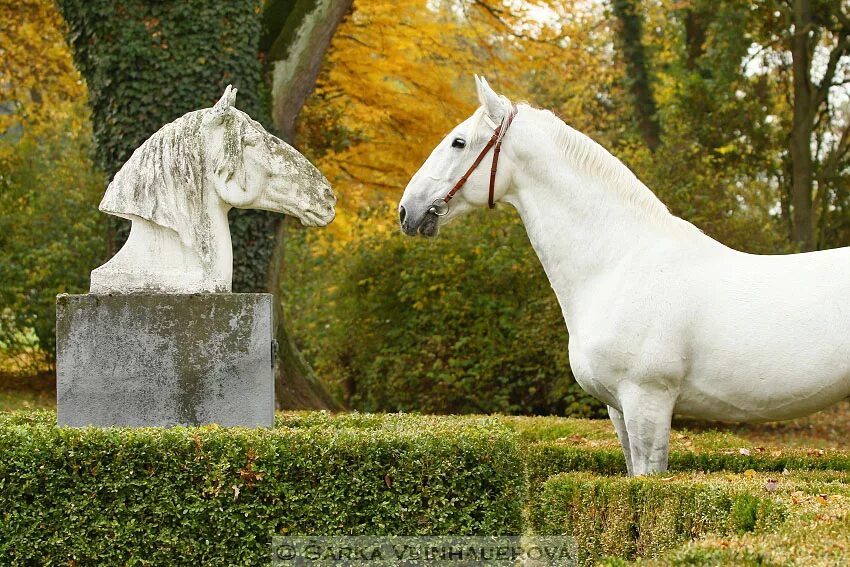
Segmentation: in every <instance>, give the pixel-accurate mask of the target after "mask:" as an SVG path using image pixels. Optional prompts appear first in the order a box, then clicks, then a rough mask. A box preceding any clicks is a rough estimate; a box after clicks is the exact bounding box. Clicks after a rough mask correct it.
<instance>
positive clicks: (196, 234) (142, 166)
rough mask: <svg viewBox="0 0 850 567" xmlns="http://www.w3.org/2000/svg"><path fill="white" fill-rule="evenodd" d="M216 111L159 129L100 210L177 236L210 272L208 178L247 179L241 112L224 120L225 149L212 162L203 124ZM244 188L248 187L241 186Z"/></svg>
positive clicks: (112, 185) (117, 179) (108, 193)
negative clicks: (236, 177)
mask: <svg viewBox="0 0 850 567" xmlns="http://www.w3.org/2000/svg"><path fill="white" fill-rule="evenodd" d="M208 112H213V109H203V110H196V111H193V112H189V113H187V114H184V115H183V116H181V117H180V118H178V119H177V120H175V121H174V122H171V123H169V124H166V125H165V126H163V127H162V128H160V129H159V130H158V131H157V132H156V133H155V134H153V135H152V136H151V137H150V138H148V139H147V140H145V142H144V143H143V144H142V145H141V146H139V147H138V148H137V149H136V151H134V152H133V155H132V156H131V157H130V159H129V160H127V162H126V163H125V164H124V165H123V166H122V167H121V169H120V170H119V171H118V173H116V174H115V177H114V178H113V179H112V182H111V183H110V184H109V187H107V189H106V193H105V194H104V196H103V200H102V201H101V203H100V207H99V208H100V210H101V211H103V212H105V213H109V214H112V215H116V216H119V217H123V218H126V219H129V220H133V219H134V218H142V219H144V220H147V221H149V222H152V223H154V224H156V225H159V226H162V227H165V228H169V229H171V230H173V231H175V232H176V233H177V235H178V236H179V237H180V240H181V241H182V242H183V244H185V245H186V246H188V247H191V248H192V249H193V250H194V251H195V252H196V253H197V254H198V256H199V257H200V259H201V262H202V264H203V265H204V266H206V267H211V265H212V262H213V251H212V249H211V240H212V238H211V236H212V224H211V221H210V217H209V213H208V211H207V203H206V200H207V198H208V197H207V196H208V194H209V191H214V188H212V187H211V185H212V184H211V183H210V181H209V179H208V176H209V175H210V174H214V175H221V176H224V178H225V179H229V178H231V177H233V176H235V175H241V176H244V166H243V162H242V129H243V128H244V126H245V125H244V120H238V119H237V113H238V114H242V113H241V112H240V111H238V110H235V109H233V110H230V111H229V112H228V115H227V116H225V120H226V126H227V127H226V128H225V135H224V143H223V144H222V145H221V147H220V148H218V149H217V151H216V152H215V154H214V155H213V156H212V157H211V159H212V163H211V164H208V163H207V160H208V159H210V157H209V156H208V155H207V153H208V151H209V149H208V148H207V147H206V141H205V140H204V136H203V119H204V116H205V115H206V113H208ZM242 186H244V184H242Z"/></svg>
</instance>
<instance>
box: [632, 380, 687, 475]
mask: <svg viewBox="0 0 850 567" xmlns="http://www.w3.org/2000/svg"><path fill="white" fill-rule="evenodd" d="M619 401H620V407H622V408H623V412H622V413H623V420H624V422H625V427H626V433H627V436H628V442H629V450H630V452H631V457H632V458H631V461H632V469H631V470H630V471H629V472H630V474H632V475H634V476H641V475H645V474H651V473H655V472H662V471H666V470H667V457H668V451H669V449H670V422H671V421H672V419H673V407H674V405H675V403H676V396H675V394H673V393H672V392H671V391H670V390H668V389H667V388H665V387H663V386H662V385H660V384H659V385H658V387H654V388H647V387H644V386H637V385H635V386H633V387H627V388H624V389H623V390H621V392H620V399H619Z"/></svg>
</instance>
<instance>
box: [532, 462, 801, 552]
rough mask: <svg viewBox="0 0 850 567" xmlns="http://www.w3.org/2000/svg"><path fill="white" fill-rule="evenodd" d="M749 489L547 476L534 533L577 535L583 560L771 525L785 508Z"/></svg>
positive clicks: (695, 481)
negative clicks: (548, 477) (549, 477)
mask: <svg viewBox="0 0 850 567" xmlns="http://www.w3.org/2000/svg"><path fill="white" fill-rule="evenodd" d="M751 488H752V487H751V486H747V485H746V484H745V485H743V486H742V485H739V484H734V483H731V482H728V481H726V480H725V479H715V478H712V477H710V476H706V477H704V478H694V477H693V476H692V475H689V476H687V477H685V478H683V479H676V478H675V477H674V478H669V477H668V478H661V477H648V478H627V477H600V476H594V475H589V474H587V473H569V474H562V475H557V476H554V477H552V478H551V479H549V480H548V481H546V483H544V485H543V488H542V494H541V496H540V506H539V508H537V509H536V510H535V511H534V513H532V515H531V518H532V524H533V527H534V529H535V531H536V532H538V533H541V534H544V535H570V536H572V537H574V538H575V539H576V544H577V548H578V553H579V562H580V563H581V564H592V563H594V562H596V561H597V560H599V559H601V558H602V557H604V556H614V557H617V558H621V559H633V558H635V557H645V556H653V555H657V554H658V553H660V552H661V551H664V550H667V549H670V548H674V547H677V546H679V545H682V544H683V543H685V542H687V541H690V540H691V539H693V538H696V537H700V536H703V535H705V534H709V533H710V534H719V535H730V534H739V533H745V532H752V531H757V532H762V531H768V530H772V529H774V528H776V527H777V526H778V525H780V524H781V523H782V522H783V521H784V519H785V517H786V515H787V509H786V506H785V505H784V504H783V503H781V502H780V501H778V500H777V499H773V498H770V495H769V494H768V493H764V494H765V495H764V496H756V495H754V492H753V491H752V490H751Z"/></svg>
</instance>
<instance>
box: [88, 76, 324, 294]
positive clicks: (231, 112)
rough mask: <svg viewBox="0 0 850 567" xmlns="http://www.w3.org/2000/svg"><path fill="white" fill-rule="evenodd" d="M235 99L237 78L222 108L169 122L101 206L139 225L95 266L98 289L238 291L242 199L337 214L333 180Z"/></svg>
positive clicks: (246, 205)
mask: <svg viewBox="0 0 850 567" xmlns="http://www.w3.org/2000/svg"><path fill="white" fill-rule="evenodd" d="M235 100H236V89H234V88H232V87H230V86H228V87H227V89H226V90H225V91H224V95H223V96H222V97H221V100H219V101H218V103H216V105H215V106H213V107H212V108H205V109H201V110H196V111H194V112H189V113H188V114H185V115H184V116H182V117H180V118H178V119H177V120H175V121H174V122H171V123H170V124H166V125H165V126H163V127H162V128H160V129H159V131H157V132H156V133H155V134H154V135H153V136H151V137H150V138H148V139H147V140H146V141H145V142H144V143H143V144H142V145H141V146H139V147H138V148H137V149H136V151H135V152H133V155H132V156H131V157H130V159H129V160H127V163H125V164H124V166H123V167H122V168H121V170H120V171H118V173H117V174H115V178H114V179H113V180H112V182H111V183H110V184H109V187H107V189H106V194H105V195H104V196H103V200H102V201H101V203H100V210H101V211H103V212H105V213H109V214H110V215H115V216H119V217H123V218H126V219H128V220H130V221H132V222H133V226H132V228H131V229H130V236H129V238H128V239H127V242H126V243H125V245H124V246H123V247H122V248H121V250H119V251H118V253H117V254H115V256H113V257H112V259H110V260H109V261H108V262H107V263H106V264H104V265H102V266H100V267H99V268H96V269H95V270H93V271H92V273H91V289H90V291H91V292H92V293H103V294H106V293H219V292H226V291H230V289H231V280H232V276H233V251H232V248H231V241H230V227H229V225H228V221H227V213H228V212H229V211H230V209H232V208H234V207H236V208H240V209H262V210H266V211H273V212H279V213H286V214H289V215H293V216H295V217H298V218H299V219H300V220H301V222H302V223H303V224H305V225H307V226H325V225H326V224H328V223H329V222H331V221H332V220H333V218H334V214H335V213H334V205H335V203H336V197H335V196H334V194H333V191H331V186H330V184H329V183H328V180H327V179H325V177H324V176H323V175H322V173H321V172H320V171H319V170H318V169H316V168H315V167H314V166H313V165H312V164H311V163H310V162H309V161H308V160H307V158H305V157H304V156H303V155H301V154H300V153H298V151H296V150H295V149H294V148H293V147H292V146H290V145H288V144H286V143H285V142H283V141H282V140H280V139H278V138H276V137H274V136H272V135H271V134H269V133H268V132H266V131H265V130H264V129H263V127H262V126H261V125H260V124H259V123H257V122H255V121H254V120H252V119H251V117H250V116H248V115H247V114H245V113H244V112H242V111H241V110H238V109H236V108H235V107H234V106H233V105H234V102H235Z"/></svg>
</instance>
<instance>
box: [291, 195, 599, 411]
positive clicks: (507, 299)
mask: <svg viewBox="0 0 850 567" xmlns="http://www.w3.org/2000/svg"><path fill="white" fill-rule="evenodd" d="M392 214H395V213H392ZM364 222H365V221H364ZM286 257H287V262H288V264H287V268H288V273H287V274H286V277H287V278H288V281H287V282H286V284H285V285H284V298H285V303H286V305H287V307H288V309H287V312H288V313H289V314H290V316H291V319H292V321H293V325H292V327H293V329H295V330H296V333H297V336H296V338H297V340H298V343H299V347H301V349H302V351H303V352H304V353H305V356H307V357H308V358H309V359H310V361H311V363H312V364H313V367H314V368H315V369H316V371H317V373H318V374H319V375H320V376H321V377H322V378H323V380H324V382H325V383H326V384H333V385H335V386H336V390H337V394H338V396H339V397H340V398H342V399H343V400H344V401H345V402H346V403H347V405H348V406H349V407H351V408H352V409H357V410H360V411H422V412H427V413H494V412H500V413H519V414H538V415H539V414H544V415H545V414H557V415H564V414H566V415H574V416H583V417H589V416H603V415H605V408H604V406H603V405H601V404H600V403H599V402H598V401H596V400H594V399H593V398H592V397H590V396H589V395H587V394H586V393H585V392H584V391H583V390H582V389H581V388H580V387H579V386H578V385H577V384H576V383H575V380H574V378H573V375H572V373H571V371H570V367H569V357H568V353H567V328H566V325H565V324H564V320H563V317H562V315H561V309H560V307H559V305H558V301H557V299H556V297H555V294H554V293H553V292H552V289H551V287H550V285H549V281H548V280H547V279H546V276H545V274H544V273H543V271H542V270H541V269H540V263H539V261H538V260H537V257H536V256H535V254H534V251H533V250H532V248H531V245H530V244H529V242H528V238H527V237H526V235H525V229H524V228H523V226H522V224H521V223H520V222H519V219H518V216H517V215H516V213H515V212H514V211H512V210H497V211H495V212H490V211H488V212H482V214H478V215H474V218H471V219H467V220H466V221H465V222H464V223H460V224H458V225H454V226H448V227H446V229H445V230H443V231H442V233H441V235H440V238H439V239H436V240H426V239H423V238H417V239H413V238H409V237H405V236H403V235H401V234H400V233H397V232H395V231H393V232H392V233H390V234H379V235H376V236H373V237H368V238H365V237H364V238H363V239H361V240H359V241H357V242H355V243H353V244H352V245H350V246H347V247H345V249H343V250H339V251H333V250H332V251H329V252H327V253H325V254H323V255H321V256H314V255H313V254H312V249H311V247H310V245H309V242H305V236H304V231H300V232H293V233H292V235H291V237H289V238H287V250H286ZM388 274H389V276H388ZM541 361H543V363H541Z"/></svg>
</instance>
